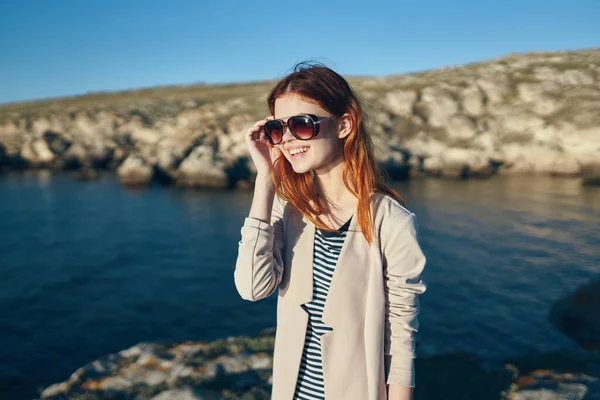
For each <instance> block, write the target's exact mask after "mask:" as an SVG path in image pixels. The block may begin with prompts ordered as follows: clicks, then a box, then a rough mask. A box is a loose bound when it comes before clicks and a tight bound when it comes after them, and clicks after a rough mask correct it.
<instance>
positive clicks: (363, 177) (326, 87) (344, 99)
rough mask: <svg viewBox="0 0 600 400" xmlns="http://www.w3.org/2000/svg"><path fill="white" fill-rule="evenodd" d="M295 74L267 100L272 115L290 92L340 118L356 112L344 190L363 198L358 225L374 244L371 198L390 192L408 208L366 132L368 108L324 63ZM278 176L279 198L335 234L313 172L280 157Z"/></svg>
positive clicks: (346, 143) (346, 146) (347, 144)
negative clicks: (325, 216) (388, 180)
mask: <svg viewBox="0 0 600 400" xmlns="http://www.w3.org/2000/svg"><path fill="white" fill-rule="evenodd" d="M293 71H294V72H292V73H291V74H289V75H288V76H286V77H285V78H283V79H282V80H281V81H279V83H277V85H275V87H274V88H273V89H272V90H271V93H270V94H269V97H268V99H267V102H268V105H269V110H270V111H271V115H275V100H277V99H278V98H279V97H281V96H283V95H286V94H296V95H299V96H301V97H303V98H305V99H307V100H308V101H314V102H316V103H317V104H319V105H320V106H321V107H322V108H323V109H324V110H326V111H327V112H329V113H330V114H331V115H333V116H334V117H341V116H342V115H343V114H345V113H348V114H350V116H351V118H352V121H353V127H354V128H353V131H352V132H351V133H350V134H349V135H347V136H346V137H345V138H342V139H340V140H341V141H342V147H343V155H344V168H343V182H344V186H345V187H346V188H347V189H348V190H349V191H350V192H351V193H352V194H353V195H354V196H355V197H356V198H357V199H358V207H357V208H358V211H357V212H358V215H357V216H356V217H355V218H358V226H359V228H360V230H361V232H362V233H363V235H364V237H365V239H366V240H367V242H368V243H369V245H370V244H371V243H372V241H373V235H374V232H373V224H372V215H371V194H372V193H386V194H389V195H390V196H392V197H393V198H395V199H396V200H398V201H399V202H400V203H401V204H402V205H404V201H403V199H402V197H401V196H400V195H399V194H398V193H397V192H395V191H394V190H392V189H391V188H390V187H388V186H387V185H385V184H384V183H383V177H382V175H381V171H380V169H379V167H378V165H377V162H376V161H375V155H374V147H373V141H372V140H371V137H370V135H369V133H368V132H367V129H366V126H365V125H366V116H365V113H364V110H363V106H362V105H361V103H360V102H359V100H358V98H357V96H356V94H355V93H354V91H353V90H352V87H351V86H350V85H349V83H348V82H347V81H346V80H345V79H344V78H343V77H342V76H341V75H339V74H338V73H336V72H335V71H333V70H332V69H330V68H328V67H326V66H324V65H322V64H310V63H306V62H302V63H299V64H297V65H296V66H295V67H294V69H293ZM272 178H273V181H274V183H275V188H276V191H277V195H278V196H279V197H280V198H282V199H284V200H287V201H288V202H289V203H291V204H292V205H293V206H294V207H295V208H296V209H297V210H298V211H300V212H301V213H302V214H303V215H305V216H306V217H307V218H308V219H309V220H310V221H311V222H312V223H313V224H315V226H317V227H319V228H321V229H323V230H326V231H331V230H332V229H330V228H328V227H327V226H326V225H324V224H322V223H321V222H319V221H318V220H317V219H316V216H319V215H321V214H322V213H323V207H322V204H321V202H320V201H319V199H320V197H321V195H320V193H319V190H318V189H317V185H316V182H315V177H314V174H313V172H312V171H309V172H306V173H302V174H298V173H296V172H294V170H293V168H292V166H291V164H290V162H289V161H288V160H287V159H286V158H285V157H283V156H282V157H280V158H279V159H277V160H276V161H275V163H274V166H273V171H272Z"/></svg>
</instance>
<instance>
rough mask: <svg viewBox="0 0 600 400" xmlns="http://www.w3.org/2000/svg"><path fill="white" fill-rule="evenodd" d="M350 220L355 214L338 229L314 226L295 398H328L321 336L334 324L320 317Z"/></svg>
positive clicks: (311, 399) (299, 399) (307, 399)
mask: <svg viewBox="0 0 600 400" xmlns="http://www.w3.org/2000/svg"><path fill="white" fill-rule="evenodd" d="M351 220H352V218H350V220H348V221H347V222H346V223H345V224H344V225H343V226H342V227H341V228H339V229H338V231H337V232H327V231H322V230H321V229H318V228H317V229H316V230H315V245H314V250H313V251H314V253H313V299H312V301H310V302H308V303H306V304H303V305H302V308H303V309H304V310H305V311H306V312H307V313H308V325H307V327H306V339H305V342H304V350H303V352H302V360H301V362H300V371H299V373H298V381H297V383H296V390H295V393H294V400H296V399H298V400H309V399H310V400H313V399H325V389H324V383H323V365H322V363H321V341H320V338H321V335H322V334H324V333H325V332H329V331H331V330H332V328H330V327H329V326H327V325H325V324H324V323H323V322H322V321H321V317H322V315H323V306H324V305H325V299H326V297H327V292H328V291H329V285H330V284H331V278H332V277H333V271H334V269H335V266H336V264H337V260H338V257H339V255H340V252H341V250H342V245H343V244H344V239H345V238H346V233H347V231H348V227H349V226H350V221H351Z"/></svg>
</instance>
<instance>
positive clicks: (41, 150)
mask: <svg viewBox="0 0 600 400" xmlns="http://www.w3.org/2000/svg"><path fill="white" fill-rule="evenodd" d="M21 157H23V159H24V160H25V161H26V162H27V163H28V164H29V165H31V166H33V167H42V166H48V165H49V164H50V162H51V161H53V160H54V159H55V158H56V155H55V154H54V153H52V151H51V150H50V148H49V147H48V144H47V143H46V141H45V140H43V139H33V140H28V141H26V142H25V144H24V145H23V148H22V149H21Z"/></svg>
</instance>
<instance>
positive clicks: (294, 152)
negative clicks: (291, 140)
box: [290, 146, 309, 160]
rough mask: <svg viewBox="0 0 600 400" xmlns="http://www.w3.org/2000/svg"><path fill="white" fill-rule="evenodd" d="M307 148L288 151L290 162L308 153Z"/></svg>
mask: <svg viewBox="0 0 600 400" xmlns="http://www.w3.org/2000/svg"><path fill="white" fill-rule="evenodd" d="M308 149H309V147H308V146H306V147H298V148H295V149H292V150H290V157H291V159H292V160H297V159H299V158H302V157H304V155H305V154H306V152H307V151H308Z"/></svg>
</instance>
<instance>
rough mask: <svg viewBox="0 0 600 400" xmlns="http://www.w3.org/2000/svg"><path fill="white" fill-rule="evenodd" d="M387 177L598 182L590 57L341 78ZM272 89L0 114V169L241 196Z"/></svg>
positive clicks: (598, 78) (142, 96)
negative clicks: (250, 136) (256, 128)
mask: <svg viewBox="0 0 600 400" xmlns="http://www.w3.org/2000/svg"><path fill="white" fill-rule="evenodd" d="M348 79H349V81H350V82H351V84H352V85H353V86H354V87H355V88H356V89H357V91H358V93H359V95H360V97H361V98H362V100H363V101H364V104H365V106H366V109H367V112H368V116H369V126H370V129H371V132H372V134H373V137H374V141H375V144H376V147H377V157H378V161H379V163H380V165H381V166H382V167H383V168H384V169H385V171H386V172H387V173H388V176H389V177H390V178H392V179H407V178H409V177H416V176H433V177H446V178H452V179H456V178H458V179H465V178H488V177H491V176H494V175H495V174H498V173H500V174H509V173H543V174H552V175H557V176H570V177H577V178H578V179H582V182H583V183H586V184H600V157H599V156H600V49H591V50H582V51H569V52H553V53H527V54H511V55H509V56H506V57H502V58H498V59H494V60H490V61H486V62H480V63H474V64H468V65H462V66H456V67H448V68H442V69H437V70H431V71H426V72H421V73H414V74H405V75H395V76H386V77H372V78H352V77H349V78H348ZM274 83H275V82H274V81H270V82H255V83H248V84H238V85H192V86H173V87H162V88H151V89H145V90H135V91H127V92H118V93H96V94H89V95H85V96H79V97H70V98H60V99H53V100H45V101H36V102H27V103H16V104H8V105H2V106H0V171H1V170H19V169H49V170H67V171H73V173H74V174H75V176H76V177H77V178H78V179H94V178H95V177H96V176H97V173H96V171H97V170H100V169H109V170H116V172H117V174H118V176H119V178H120V180H121V182H122V183H123V184H124V185H134V186H138V185H147V184H149V183H150V182H153V181H154V182H160V183H162V184H176V185H179V186H184V187H194V188H213V189H224V188H248V187H249V186H250V185H252V182H253V178H254V169H253V164H252V161H251V160H250V158H249V156H248V152H247V150H246V145H245V142H244V140H243V134H244V132H245V131H246V130H247V129H248V128H249V127H250V126H251V125H252V124H253V123H254V122H255V121H256V120H258V119H262V118H264V117H265V116H266V115H267V114H268V110H267V108H266V96H267V94H268V91H269V89H270V88H271V87H272V86H273V85H274Z"/></svg>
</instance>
